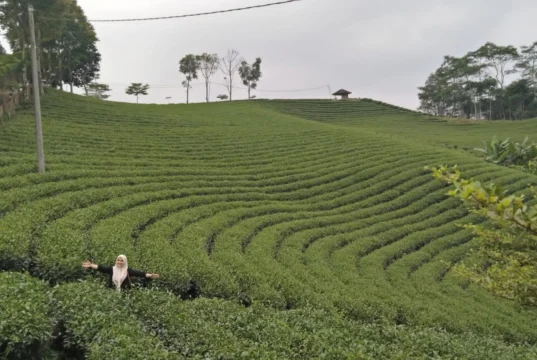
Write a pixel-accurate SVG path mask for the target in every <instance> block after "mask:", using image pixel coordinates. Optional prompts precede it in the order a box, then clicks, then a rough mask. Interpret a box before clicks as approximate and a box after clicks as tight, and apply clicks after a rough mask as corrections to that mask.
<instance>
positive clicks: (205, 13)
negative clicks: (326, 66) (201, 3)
mask: <svg viewBox="0 0 537 360" xmlns="http://www.w3.org/2000/svg"><path fill="white" fill-rule="evenodd" d="M298 1H302V0H286V1H279V2H273V3H269V4H261V5H252V6H246V7H240V8H234V9H227V10H216V11H208V12H202V13H196V14H185V15H173V16H160V17H151V18H138V19H106V20H104V19H103V20H88V22H133V21H152V20H169V19H180V18H187V17H195V16H205V15H214V14H223V13H229V12H234V11H243V10H252V9H258V8H265V7H269V6H276V5H284V4H290V3H294V2H298ZM41 19H45V20H71V21H76V19H69V18H64V19H52V18H47V17H42V18H41Z"/></svg>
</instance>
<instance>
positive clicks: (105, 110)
mask: <svg viewBox="0 0 537 360" xmlns="http://www.w3.org/2000/svg"><path fill="white" fill-rule="evenodd" d="M44 101H45V104H44V132H45V139H46V141H45V147H46V156H47V174H45V175H43V176H39V175H37V174H34V173H33V172H34V170H35V164H34V146H33V127H32V126H33V122H32V117H31V116H30V114H22V115H20V116H19V117H17V118H16V119H15V120H13V121H10V122H7V124H6V125H5V126H4V127H2V128H1V129H0V143H1V145H0V151H1V153H2V161H1V162H0V166H1V167H0V189H1V191H2V192H1V195H0V268H1V269H2V270H28V271H29V272H30V274H32V275H33V276H35V277H38V278H40V279H43V280H47V281H50V282H52V283H63V282H66V281H67V282H71V281H74V280H77V279H80V278H83V277H84V276H85V275H86V273H85V272H84V271H83V270H82V269H81V267H80V263H81V262H82V261H83V260H84V259H92V260H93V261H94V262H95V263H103V264H106V263H108V264H110V263H113V262H114V260H115V258H116V256H117V255H118V254H126V255H127V257H128V259H129V264H130V266H133V267H135V268H141V269H144V270H146V271H151V272H156V273H159V274H160V275H161V278H160V279H159V280H158V281H153V282H152V284H151V285H158V286H159V287H163V288H165V289H168V290H171V291H172V292H173V293H175V294H176V295H179V296H180V297H182V298H183V299H186V298H197V297H207V298H213V297H215V298H219V299H221V300H228V301H232V302H239V303H241V304H243V305H248V306H250V305H254V306H262V307H263V306H265V307H269V308H273V309H272V310H270V311H277V310H289V309H297V310H296V311H302V310H300V309H309V308H314V309H316V311H325V312H328V313H330V314H332V313H333V312H340V313H342V314H343V315H345V316H346V318H347V320H346V321H356V320H359V321H365V322H369V323H372V322H383V321H388V322H389V323H396V324H406V325H412V326H426V327H433V328H443V329H447V330H449V331H450V332H452V333H462V334H470V333H472V334H477V335H475V336H483V337H488V336H500V337H501V338H502V339H503V340H505V341H509V342H514V341H527V342H529V343H531V344H533V343H535V342H536V340H537V330H535V324H536V321H537V312H535V311H533V310H529V309H520V308H517V307H515V306H514V305H512V304H511V303H510V302H508V301H504V300H501V299H497V298H494V297H492V296H491V295H489V294H487V293H485V292H484V291H482V290H480V289H478V288H476V287H474V286H468V284H467V283H465V282H464V281H461V280H460V279H459V278H457V277H456V276H455V275H454V274H453V273H452V272H451V271H450V268H449V266H447V265H446V263H450V262H458V261H460V260H461V259H463V258H464V256H465V255H467V253H468V250H469V248H470V247H471V245H472V237H471V236H470V234H469V233H468V232H467V231H465V230H462V229H461V228H459V227H457V226H456V223H458V222H467V221H470V220H473V221H481V220H480V219H477V218H474V216H472V215H470V214H469V213H468V212H467V211H466V210H465V209H464V208H463V207H462V206H461V205H460V203H458V202H457V201H456V200H454V199H450V198H448V197H447V196H445V191H446V188H445V186H444V185H443V184H442V183H440V182H437V181H435V180H434V179H433V178H432V177H431V175H430V174H429V173H428V172H427V171H425V170H423V167H424V166H425V165H436V164H438V163H457V164H460V166H461V168H463V170H465V172H466V173H468V174H470V175H471V176H474V177H477V178H480V179H482V180H489V179H494V181H495V182H500V183H503V184H509V188H510V189H512V190H513V191H516V190H520V189H523V188H525V187H526V185H527V183H528V182H530V181H533V182H534V181H535V180H537V179H536V178H535V177H531V176H529V175H527V174H524V173H520V172H517V171H514V170H510V169H507V168H502V167H498V166H494V165H490V164H487V163H485V162H483V161H482V160H481V159H479V158H477V157H473V156H471V155H469V154H467V153H466V152H463V151H462V150H448V149H445V148H444V147H440V146H432V145H430V144H426V143H425V142H423V143H420V142H419V141H414V142H412V143H409V141H408V140H407V139H405V138H404V137H402V138H392V137H389V136H386V135H385V134H381V135H375V133H374V131H372V130H371V128H370V127H368V126H369V124H370V123H371V122H373V120H374V119H373V117H374V116H376V115H375V112H376V111H379V112H380V113H381V116H391V117H394V119H396V118H397V116H399V114H402V115H401V117H400V120H401V121H406V120H405V119H407V117H408V116H411V117H413V118H415V119H418V118H419V115H414V114H413V113H411V112H404V111H402V110H397V111H395V110H394V112H393V113H392V112H389V111H388V112H385V113H382V110H379V108H376V110H374V109H373V110H371V112H370V113H367V114H361V115H360V116H356V114H355V113H353V112H352V108H349V109H346V110H344V111H348V119H350V120H349V121H351V120H352V121H354V120H353V119H355V118H361V119H364V121H365V125H364V127H363V128H362V127H360V126H357V124H353V126H351V127H340V126H334V125H332V124H326V123H322V122H334V121H332V120H331V119H329V118H328V117H327V116H328V115H329V114H331V112H330V111H329V109H328V108H327V110H326V111H327V112H326V113H322V112H319V113H316V112H315V111H313V110H311V111H310V112H308V114H306V115H308V116H309V114H313V113H316V115H315V116H318V120H321V121H322V122H312V121H309V120H306V119H304V118H300V117H297V116H294V115H290V113H293V111H292V109H291V107H292V106H293V102H289V103H286V104H287V105H286V106H288V107H289V108H287V110H286V111H285V112H286V113H287V114H282V113H281V112H279V109H278V108H277V107H274V106H273V105H271V106H267V105H266V104H265V103H263V102H261V103H258V102H237V103H230V104H228V103H222V104H203V105H190V106H177V105H176V106H156V105H140V106H134V105H130V104H117V103H108V102H98V101H92V100H89V99H84V98H81V97H76V96H68V95H63V94H58V93H56V92H50V93H49V94H47V96H46V97H45V100H44ZM301 104H302V103H300V102H297V103H296V105H297V106H298V107H300V106H302V105H301ZM330 106H332V105H330ZM334 106H335V105H334ZM342 106H343V107H345V106H346V105H342ZM342 111H343V110H342ZM294 113H297V114H298V113H299V112H298V111H296V112H294ZM370 116H371V118H370ZM334 119H335V118H334ZM338 119H339V120H341V122H344V121H345V119H347V118H345V117H340V118H338ZM368 119H369V120H368ZM339 120H338V121H336V122H340V121H339ZM394 121H395V120H394ZM416 121H423V120H416ZM428 126H431V127H432V126H441V127H443V126H444V124H438V123H433V125H428ZM442 129H444V128H442ZM392 131H393V130H392ZM437 131H438V130H437ZM454 131H457V130H454ZM449 137H450V135H448V134H447V135H446V139H447V138H449ZM477 142H478V141H477ZM63 286H71V285H63ZM73 286H75V285H73ZM76 286H80V287H82V286H83V285H76ZM88 286H89V285H88ZM77 291H78V290H77ZM79 291H83V290H79ZM68 292H69V291H67V290H66V294H68ZM62 294H63V293H62ZM58 296H60V297H62V296H67V295H58ZM136 296H137V295H136ZM140 296H142V295H140ZM155 296H157V295H155ZM140 301H141V302H143V301H144V300H143V299H140ZM170 306H172V305H170ZM173 306H174V307H177V312H180V311H183V310H184V309H185V308H184V306H186V305H179V302H178V303H177V304H176V305H173ZM215 306H216V305H215ZM234 306H235V305H234ZM263 308H264V307H263ZM181 309H182V310H181ZM66 311H67V310H66ZM168 311H170V312H174V310H168ZM185 311H186V310H185ZM266 311H269V310H266ZM166 314H167V313H162V314H160V313H154V314H150V313H148V314H144V311H141V310H140V311H139V312H138V313H137V316H139V317H140V321H142V322H145V323H147V324H148V326H150V327H151V326H153V325H151V324H154V322H158V323H159V324H160V322H163V323H166V325H165V326H167V327H169V329H170V330H169V331H172V329H175V330H173V331H179V330H178V329H180V327H181V326H183V325H179V324H183V323H180V322H178V323H175V322H176V321H179V320H172V318H171V317H170V318H168V315H166ZM306 314H307V313H306ZM306 314H303V315H300V316H306ZM88 316H90V315H89V313H88ZM169 316H171V313H170V315H169ZM271 316H273V315H271ZM274 316H275V315H274ZM278 316H280V315H278ZM281 316H285V315H281ZM65 321H68V319H65ZM207 321H208V320H207ZM72 326H75V325H72ZM154 326H157V325H154ZM159 326H160V325H159ZM189 326H190V325H189ZM211 326H212V325H211ZM260 326H261V325H260ZM157 327H158V326H157ZM73 331H74V332H75V333H76V332H77V331H79V330H76V329H75V328H73ZM140 331H143V330H140ZM173 331H172V332H171V333H173ZM206 331H207V332H208V333H211V331H216V330H214V329H213V330H206ZM177 336H178V337H179V335H177ZM233 336H236V337H237V339H239V340H236V339H235V337H233ZM233 336H232V338H233V339H235V340H229V341H233V342H234V341H239V342H240V341H243V340H240V339H243V338H244V334H243V335H233ZM349 336H350V335H349ZM472 336H473V335H472ZM173 338H174V336H172V335H166V333H163V334H161V341H162V343H163V344H164V345H163V346H165V347H168V348H176V347H178V346H179V347H180V345H178V343H174V341H175V340H173ZM230 339H231V338H230ZM184 341H185V342H187V340H186V339H185V340H184ZM244 341H246V340H244ZM494 341H496V340H494ZM80 343H81V344H82V345H83V346H88V347H90V346H91V345H90V341H89V340H84V341H82V340H80ZM174 344H175V345H174ZM159 346H160V345H159ZM237 346H239V345H237ZM240 346H242V347H244V348H248V347H249V346H250V345H247V344H246V343H243V345H240ZM271 346H275V345H271ZM95 349H97V348H95ZM99 349H100V348H99ZM267 349H268V350H267ZM271 349H272V348H270V346H269V347H268V348H266V349H265V350H267V351H272V350H274V349H272V350H271ZM527 350H528V351H530V348H529V347H528V348H527ZM95 351H97V350H95ZM96 353H97V352H96ZM277 354H279V353H278V352H275V353H273V354H272V355H273V356H275V357H277ZM355 354H356V353H355ZM280 355H281V354H280Z"/></svg>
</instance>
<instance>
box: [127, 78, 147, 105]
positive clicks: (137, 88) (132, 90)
mask: <svg viewBox="0 0 537 360" xmlns="http://www.w3.org/2000/svg"><path fill="white" fill-rule="evenodd" d="M147 90H149V85H148V84H145V85H142V83H131V85H130V86H129V87H128V88H127V89H126V90H125V93H126V94H127V95H134V96H136V103H138V97H139V96H140V95H147Z"/></svg>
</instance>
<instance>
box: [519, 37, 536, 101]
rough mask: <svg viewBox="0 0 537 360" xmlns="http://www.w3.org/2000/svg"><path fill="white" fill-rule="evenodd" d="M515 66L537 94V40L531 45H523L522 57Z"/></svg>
mask: <svg viewBox="0 0 537 360" xmlns="http://www.w3.org/2000/svg"><path fill="white" fill-rule="evenodd" d="M515 66H516V68H517V69H519V70H520V71H521V73H522V78H523V79H526V80H527V81H528V85H529V86H530V87H531V88H532V89H533V91H534V92H535V93H536V94H537V41H535V42H534V43H533V44H532V45H530V46H522V47H521V51H520V57H519V59H518V62H517V63H516V65H515Z"/></svg>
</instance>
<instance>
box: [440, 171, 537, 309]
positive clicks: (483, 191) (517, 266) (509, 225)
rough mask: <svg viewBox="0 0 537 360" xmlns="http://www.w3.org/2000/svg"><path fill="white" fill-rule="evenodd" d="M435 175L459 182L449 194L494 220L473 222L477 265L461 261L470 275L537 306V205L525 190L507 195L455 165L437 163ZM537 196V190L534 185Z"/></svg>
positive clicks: (502, 293)
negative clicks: (465, 174) (486, 223)
mask: <svg viewBox="0 0 537 360" xmlns="http://www.w3.org/2000/svg"><path fill="white" fill-rule="evenodd" d="M432 171H433V176H434V177H435V178H437V179H441V180H443V181H445V182H447V183H450V184H452V185H453V186H454V188H455V189H453V190H450V191H449V192H448V195H450V196H453V197H456V198H459V199H461V200H462V201H464V202H465V203H466V204H467V205H469V207H470V208H471V209H472V211H473V212H474V213H476V214H479V215H482V216H483V217H485V218H488V219H490V220H492V222H493V224H494V225H495V226H494V227H492V228H491V227H485V226H482V225H474V224H471V223H470V224H467V225H464V227H465V228H468V229H471V230H473V232H474V234H475V235H477V237H478V247H477V251H476V254H475V255H476V256H475V257H474V258H473V259H472V260H473V261H474V264H472V265H467V266H466V265H464V264H462V265H458V266H457V267H456V268H457V269H458V270H459V271H460V272H461V273H462V274H464V275H466V276H467V277H469V278H470V279H472V280H473V281H474V282H476V283H478V284H480V285H481V286H482V287H484V288H485V289H487V290H489V291H492V292H494V293H495V294H497V295H499V296H502V297H505V298H508V299H511V300H515V301H517V302H520V303H522V304H525V305H533V306H536V305H537V280H536V279H537V251H536V250H537V205H535V204H534V205H531V204H529V203H527V202H526V198H525V196H524V195H509V196H508V195H506V194H507V191H504V189H503V188H502V187H500V186H497V185H495V184H493V183H490V184H488V185H483V184H482V183H481V182H479V181H475V180H473V179H464V178H463V177H462V174H461V172H460V170H459V169H458V168H457V167H456V166H454V167H452V168H448V167H447V166H440V167H439V168H433V169H432ZM530 191H531V193H532V194H533V196H534V198H536V199H537V191H536V190H535V189H534V188H533V187H531V188H530Z"/></svg>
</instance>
